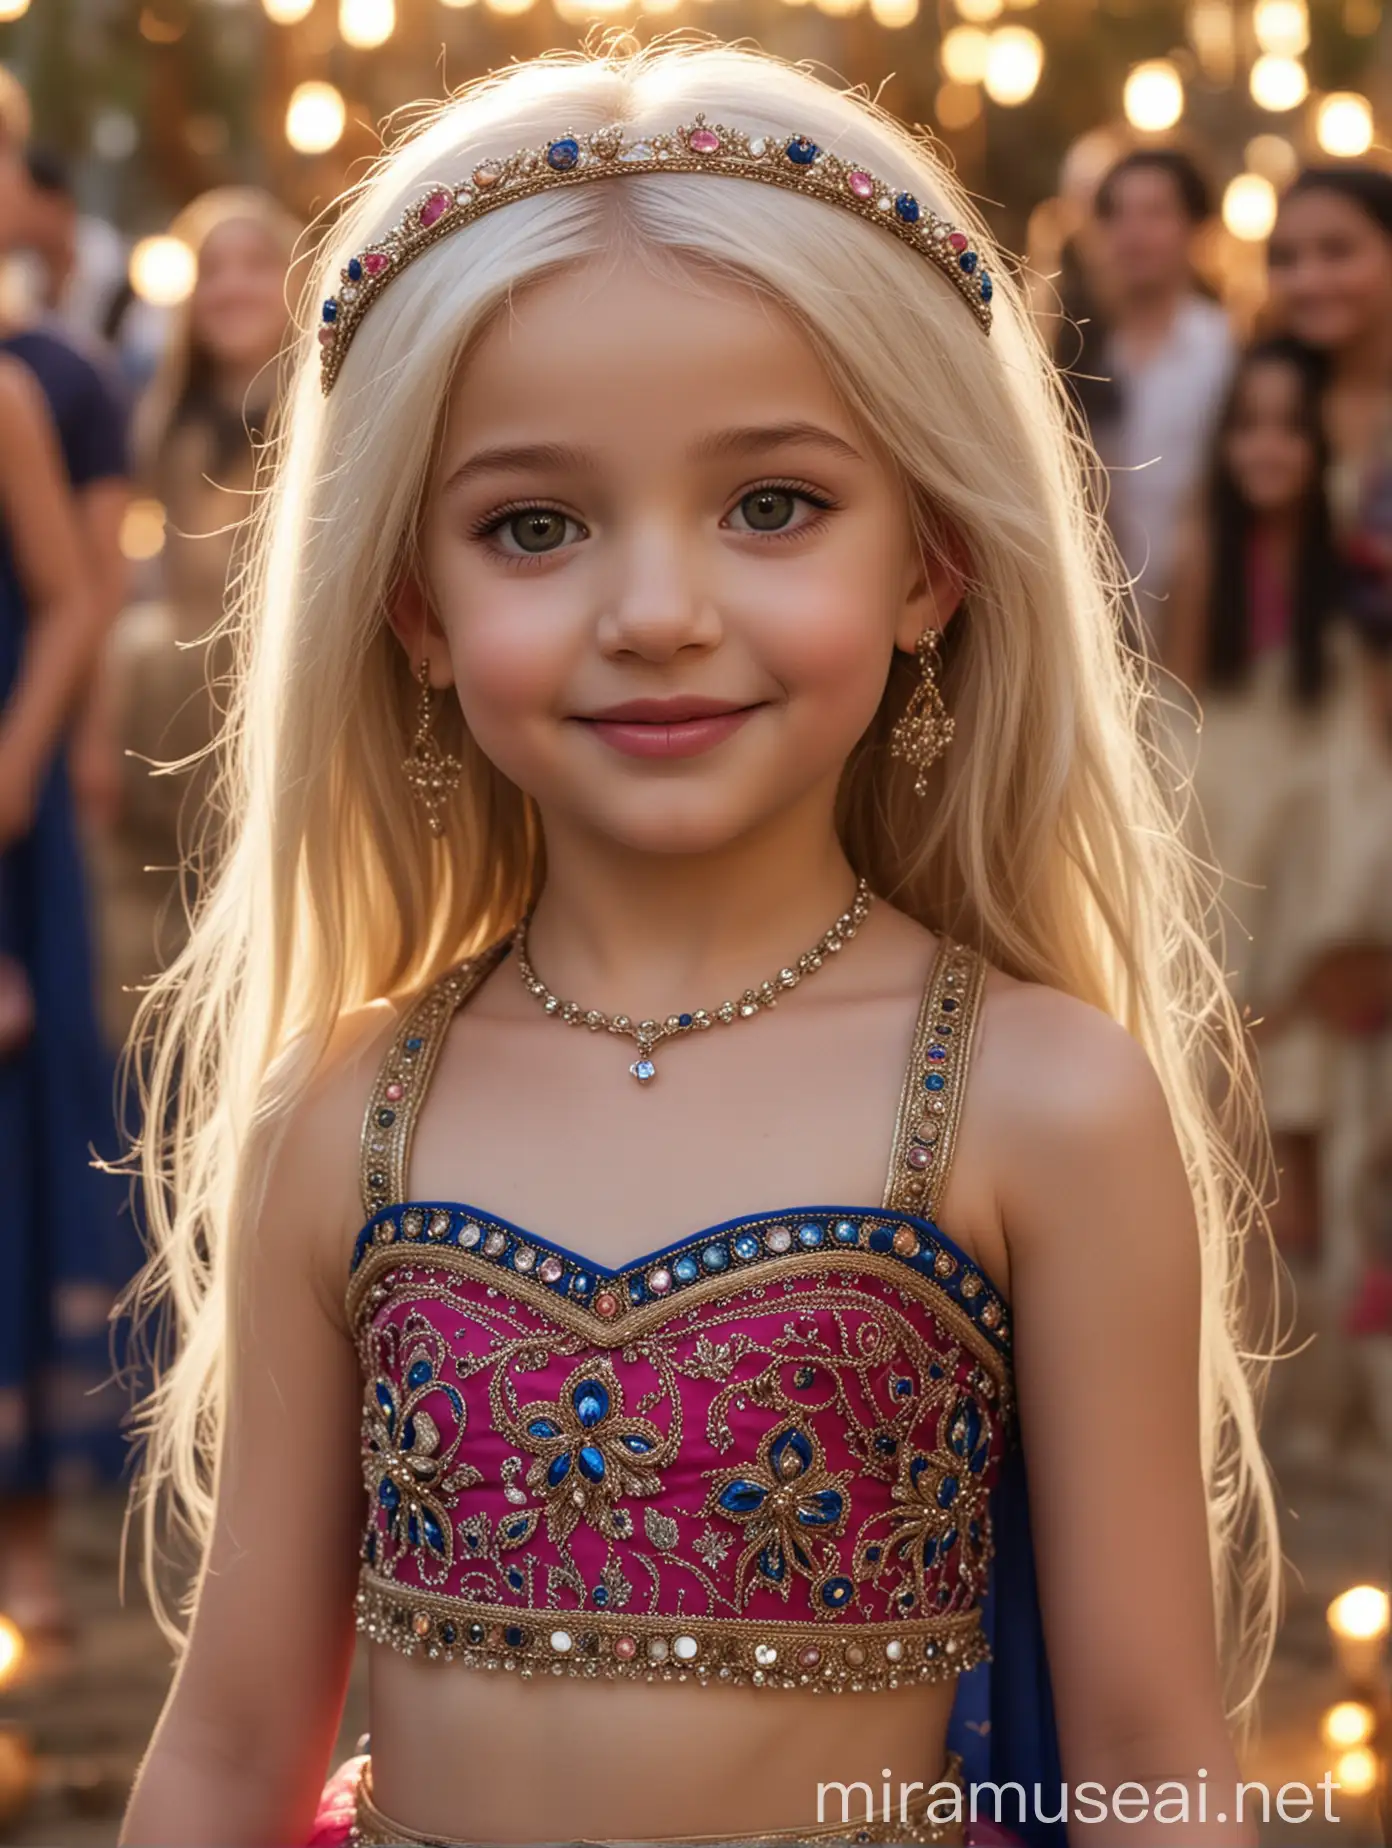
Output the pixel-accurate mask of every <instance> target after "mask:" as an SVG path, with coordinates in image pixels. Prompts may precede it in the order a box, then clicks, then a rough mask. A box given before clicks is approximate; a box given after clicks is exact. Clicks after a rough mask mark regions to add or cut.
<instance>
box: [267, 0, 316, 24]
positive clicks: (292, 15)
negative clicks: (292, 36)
mask: <svg viewBox="0 0 1392 1848" xmlns="http://www.w3.org/2000/svg"><path fill="white" fill-rule="evenodd" d="M261 6H262V9H263V11H264V12H265V15H266V17H267V19H269V20H270V22H271V24H272V25H273V26H295V25H298V24H299V22H300V21H301V20H302V19H304V18H306V17H307V16H308V15H309V14H310V13H311V12H312V11H313V9H314V0H261Z"/></svg>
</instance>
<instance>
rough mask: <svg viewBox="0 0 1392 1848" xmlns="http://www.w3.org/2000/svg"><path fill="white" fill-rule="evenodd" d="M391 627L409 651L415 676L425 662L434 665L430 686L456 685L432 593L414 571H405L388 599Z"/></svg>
mask: <svg viewBox="0 0 1392 1848" xmlns="http://www.w3.org/2000/svg"><path fill="white" fill-rule="evenodd" d="M386 615H387V623H388V626H389V627H390V629H391V631H392V634H393V635H394V636H395V637H396V639H397V640H398V641H399V642H400V643H401V646H402V647H403V648H404V649H405V650H406V658H407V660H408V661H409V662H410V664H411V672H412V673H413V674H414V673H415V672H416V671H417V669H418V668H419V667H420V664H421V662H422V661H426V662H428V663H429V665H430V684H431V686H433V687H448V686H452V685H453V683H454V667H453V664H452V663H451V661H450V653H449V644H448V642H447V641H446V639H445V632H444V630H443V629H442V628H441V627H440V621H439V618H438V617H437V616H436V614H435V611H434V609H433V608H432V606H431V602H430V593H429V591H428V590H427V589H426V587H425V585H424V584H423V583H422V582H421V579H420V576H419V574H418V573H417V572H416V571H414V570H407V571H403V572H402V574H401V576H400V577H399V578H398V579H397V581H396V583H395V584H394V585H393V587H392V589H391V591H390V592H389V593H388V596H387V608H386Z"/></svg>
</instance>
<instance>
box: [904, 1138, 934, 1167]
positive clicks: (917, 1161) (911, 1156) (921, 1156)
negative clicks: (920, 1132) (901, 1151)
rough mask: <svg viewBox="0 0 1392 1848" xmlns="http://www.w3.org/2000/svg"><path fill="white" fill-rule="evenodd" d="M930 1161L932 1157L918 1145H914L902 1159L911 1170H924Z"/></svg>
mask: <svg viewBox="0 0 1392 1848" xmlns="http://www.w3.org/2000/svg"><path fill="white" fill-rule="evenodd" d="M932 1159H933V1157H932V1155H931V1154H930V1153H929V1151H928V1150H927V1149H925V1148H924V1147H922V1145H921V1144H919V1143H915V1144H914V1146H913V1147H912V1148H911V1149H910V1150H909V1152H908V1154H907V1155H906V1156H905V1157H904V1160H905V1161H906V1162H907V1163H908V1164H909V1166H910V1167H911V1168H926V1167H927V1166H928V1164H929V1162H930V1161H931V1160H932Z"/></svg>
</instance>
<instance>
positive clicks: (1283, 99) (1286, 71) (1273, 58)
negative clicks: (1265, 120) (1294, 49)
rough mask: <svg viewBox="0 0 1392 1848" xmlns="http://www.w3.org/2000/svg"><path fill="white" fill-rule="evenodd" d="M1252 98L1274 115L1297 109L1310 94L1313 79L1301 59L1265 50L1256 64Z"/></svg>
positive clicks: (1258, 105)
mask: <svg viewBox="0 0 1392 1848" xmlns="http://www.w3.org/2000/svg"><path fill="white" fill-rule="evenodd" d="M1251 85H1252V101H1253V102H1254V103H1255V104H1256V105H1257V107H1258V108H1259V109H1269V110H1271V111H1272V113H1273V114H1277V113H1280V112H1281V111H1283V110H1286V109H1294V108H1296V107H1297V105H1299V104H1300V103H1303V102H1304V101H1305V98H1306V97H1307V96H1308V95H1309V94H1310V79H1309V77H1308V76H1307V75H1306V71H1305V66H1304V65H1303V64H1302V63H1301V62H1300V60H1299V58H1285V57H1280V56H1277V55H1276V54H1275V53H1271V52H1268V53H1265V54H1264V55H1263V56H1262V57H1260V58H1258V59H1257V61H1256V63H1255V64H1254V65H1253V66H1252V77H1251Z"/></svg>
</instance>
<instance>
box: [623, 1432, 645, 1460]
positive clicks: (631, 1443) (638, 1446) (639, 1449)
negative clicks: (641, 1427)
mask: <svg viewBox="0 0 1392 1848" xmlns="http://www.w3.org/2000/svg"><path fill="white" fill-rule="evenodd" d="M623 1447H624V1449H625V1450H630V1451H632V1453H633V1455H634V1456H635V1457H645V1456H646V1455H647V1454H648V1452H649V1451H650V1450H651V1449H652V1445H651V1444H650V1443H649V1442H648V1440H647V1438H646V1437H632V1436H629V1437H625V1438H624V1440H623Z"/></svg>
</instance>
